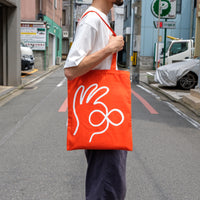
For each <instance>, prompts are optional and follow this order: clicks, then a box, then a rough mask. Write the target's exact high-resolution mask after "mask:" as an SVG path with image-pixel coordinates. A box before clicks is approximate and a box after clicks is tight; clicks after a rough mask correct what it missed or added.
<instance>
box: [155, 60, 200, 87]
mask: <svg viewBox="0 0 200 200" xmlns="http://www.w3.org/2000/svg"><path fill="white" fill-rule="evenodd" d="M199 74H200V59H187V60H185V61H183V62H177V63H172V64H168V65H163V66H161V67H159V68H158V69H157V70H156V73H155V77H154V80H155V81H156V82H159V83H160V85H162V86H179V87H180V88H182V89H184V90H189V89H192V88H194V87H195V86H196V85H197V83H198V76H199Z"/></svg>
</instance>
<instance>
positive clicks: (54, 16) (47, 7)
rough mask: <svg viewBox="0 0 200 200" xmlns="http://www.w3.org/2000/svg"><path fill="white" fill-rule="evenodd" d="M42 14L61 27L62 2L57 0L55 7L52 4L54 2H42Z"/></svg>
mask: <svg viewBox="0 0 200 200" xmlns="http://www.w3.org/2000/svg"><path fill="white" fill-rule="evenodd" d="M43 14H45V15H46V16H47V17H49V18H50V19H51V20H53V21H54V22H55V23H56V24H58V25H59V26H62V0H57V6H56V5H55V4H54V0H46V1H43Z"/></svg>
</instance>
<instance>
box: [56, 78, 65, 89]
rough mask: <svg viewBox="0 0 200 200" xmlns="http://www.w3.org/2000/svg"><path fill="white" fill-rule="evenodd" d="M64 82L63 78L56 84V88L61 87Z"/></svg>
mask: <svg viewBox="0 0 200 200" xmlns="http://www.w3.org/2000/svg"><path fill="white" fill-rule="evenodd" d="M65 81H66V78H64V79H63V80H62V81H60V83H58V85H57V87H61V86H62V85H63V84H64V82H65Z"/></svg>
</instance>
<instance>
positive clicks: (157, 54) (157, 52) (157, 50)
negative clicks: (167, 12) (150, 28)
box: [156, 0, 161, 69]
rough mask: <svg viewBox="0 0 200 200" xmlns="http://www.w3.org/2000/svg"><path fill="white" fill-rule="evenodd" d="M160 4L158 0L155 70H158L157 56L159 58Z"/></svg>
mask: <svg viewBox="0 0 200 200" xmlns="http://www.w3.org/2000/svg"><path fill="white" fill-rule="evenodd" d="M160 3H161V0H159V6H158V41H157V49H156V69H157V68H158V56H159V42H160V40H159V36H160V8H161V6H160Z"/></svg>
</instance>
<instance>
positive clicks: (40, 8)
mask: <svg viewBox="0 0 200 200" xmlns="http://www.w3.org/2000/svg"><path fill="white" fill-rule="evenodd" d="M40 13H42V0H40Z"/></svg>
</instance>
